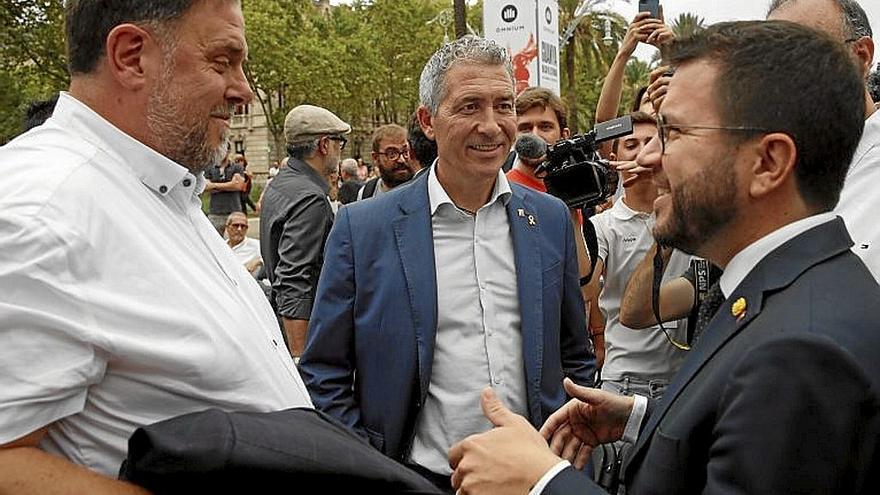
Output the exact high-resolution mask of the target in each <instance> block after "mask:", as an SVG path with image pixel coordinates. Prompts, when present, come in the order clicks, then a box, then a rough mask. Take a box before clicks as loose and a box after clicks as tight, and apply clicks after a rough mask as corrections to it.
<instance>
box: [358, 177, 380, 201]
mask: <svg viewBox="0 0 880 495" xmlns="http://www.w3.org/2000/svg"><path fill="white" fill-rule="evenodd" d="M378 185H379V178H378V177H373V178H372V179H370V180H368V181H367V183H366V184H364V194H363V196H361V199H367V198H372V197H373V194H375V193H376V186H378Z"/></svg>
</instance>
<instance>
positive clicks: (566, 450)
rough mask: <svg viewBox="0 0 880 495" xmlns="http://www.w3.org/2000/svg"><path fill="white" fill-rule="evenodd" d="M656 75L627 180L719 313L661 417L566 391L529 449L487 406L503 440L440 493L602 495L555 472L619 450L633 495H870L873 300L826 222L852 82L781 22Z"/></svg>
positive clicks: (465, 447)
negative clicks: (696, 260) (616, 445)
mask: <svg viewBox="0 0 880 495" xmlns="http://www.w3.org/2000/svg"><path fill="white" fill-rule="evenodd" d="M666 55H667V57H668V58H669V61H670V62H671V63H672V64H673V65H674V66H676V67H677V69H676V72H675V75H674V76H673V77H672V79H671V82H670V84H669V88H668V93H667V95H666V98H665V100H664V101H663V103H662V106H661V107H660V112H659V114H658V125H657V127H658V138H659V139H655V140H652V141H651V142H650V143H648V145H647V146H646V147H645V149H644V150H643V151H642V154H641V155H640V160H639V161H640V162H641V163H644V164H645V165H646V166H648V167H649V168H650V169H651V170H652V171H653V174H654V182H655V184H656V185H657V188H658V190H659V193H660V194H659V197H658V198H657V199H656V200H655V201H654V212H655V214H656V224H655V227H654V236H655V237H656V238H657V239H658V240H659V241H661V242H663V243H665V244H668V245H671V246H674V247H677V248H679V249H682V250H685V251H688V252H691V253H694V254H697V255H700V256H703V257H705V258H706V259H708V260H709V261H711V262H713V263H715V264H716V265H718V266H720V267H722V268H724V274H723V275H722V276H721V279H720V283H719V284H718V285H716V286H714V287H713V288H712V289H711V290H710V295H709V296H708V297H707V301H711V302H712V304H711V306H714V307H715V308H717V311H715V310H714V309H711V308H710V310H708V311H706V312H704V314H705V315H711V314H714V317H707V318H701V320H703V321H702V328H703V331H702V335H701V337H700V338H699V339H698V340H697V341H696V343H695V345H694V347H693V349H692V350H691V351H690V352H689V353H688V355H687V357H686V358H685V362H684V364H683V365H682V368H681V370H680V371H679V373H678V374H677V375H676V377H675V378H674V380H673V381H672V383H671V384H670V386H669V388H668V389H667V391H666V395H665V396H664V398H663V399H662V400H660V401H659V402H654V401H648V400H647V399H645V398H643V397H638V396H637V397H636V398H632V397H623V396H619V395H615V394H612V393H608V392H605V391H598V390H595V389H587V388H583V387H579V386H575V385H574V384H571V383H568V382H567V383H566V387H565V388H566V390H567V391H568V393H569V394H570V395H571V396H572V397H574V399H572V400H571V401H570V402H569V403H568V404H566V406H565V407H563V408H562V409H560V410H559V411H557V412H556V413H554V415H553V416H552V417H551V418H550V420H548V421H547V423H546V424H545V425H544V426H543V428H542V429H541V433H543V435H542V434H540V433H539V432H537V431H535V430H534V429H533V428H531V427H529V426H528V424H527V423H526V421H525V420H524V418H521V417H517V416H516V415H514V414H512V413H511V412H510V411H509V410H507V408H506V407H505V406H504V405H502V404H501V402H500V401H499V400H498V399H497V398H495V397H494V396H493V394H492V393H491V391H486V392H484V401H483V406H484V410H485V411H486V414H487V416H488V417H489V418H490V419H491V420H492V421H493V423H494V424H495V425H497V426H498V428H496V429H494V430H492V431H490V432H488V433H486V434H483V435H478V436H473V437H470V438H468V439H466V440H465V441H463V442H461V443H459V444H458V445H456V446H455V447H453V448H452V450H451V451H450V463H451V465H452V466H455V467H456V472H455V474H454V475H453V481H454V482H455V486H456V487H460V488H461V489H462V492H463V493H469V494H480V493H497V492H498V491H499V490H498V488H499V487H502V486H504V487H505V489H506V490H507V491H508V492H510V493H514V492H519V493H526V492H528V491H529V490H530V489H532V490H533V492H534V493H546V494H576V493H598V492H599V490H598V489H597V488H596V487H595V485H592V484H591V482H590V481H589V480H587V479H586V478H585V477H584V476H583V475H582V474H581V473H579V472H578V471H576V470H575V469H573V468H572V467H569V466H568V462H567V461H561V460H560V458H559V457H557V455H559V454H562V456H563V457H565V458H568V459H573V460H575V465H576V466H577V465H580V464H582V463H583V460H584V459H585V457H586V456H587V455H588V453H589V452H590V450H591V449H592V448H594V447H596V446H597V445H599V444H602V443H607V442H611V441H614V440H617V439H620V438H631V439H633V440H635V446H634V447H633V450H632V453H631V454H630V456H629V457H628V458H627V459H626V460H625V461H624V465H623V483H624V485H625V487H626V493H629V494H632V495H639V494H646V493H676V494H700V493H829V494H832V493H833V494H837V493H840V494H866V495H867V494H873V493H877V492H878V489H880V455H878V448H880V361H878V360H877V355H878V354H880V332H878V331H877V330H878V329H877V326H878V325H880V323H878V322H880V287H878V285H877V283H876V282H875V280H874V278H873V277H872V275H871V272H870V271H869V270H868V268H867V267H866V266H865V264H864V263H863V262H862V260H861V259H859V257H858V256H856V255H855V254H854V253H853V252H852V251H850V247H851V246H852V244H853V242H852V240H851V239H850V237H849V235H848V233H847V229H846V226H845V225H844V222H843V220H842V219H841V218H840V217H837V216H836V215H835V214H834V213H833V210H834V207H835V205H836V204H837V201H838V199H839V197H840V191H841V189H842V187H843V184H844V180H845V178H846V173H847V166H848V164H849V163H850V161H851V160H852V157H853V153H854V152H855V150H856V147H857V144H858V142H859V138H860V135H861V130H862V127H863V124H864V112H863V111H864V108H865V107H864V99H863V98H861V96H862V95H863V94H864V80H863V79H862V78H861V75H860V73H859V71H858V69H857V67H856V65H855V64H854V63H853V62H852V58H851V56H850V55H849V50H848V49H847V48H845V47H844V45H843V44H841V43H840V42H839V41H836V40H834V39H832V38H830V37H828V36H827V35H825V34H823V33H820V32H819V31H816V30H813V29H810V28H807V27H803V26H799V25H797V24H793V23H791V22H784V21H749V22H733V23H721V24H716V25H714V26H711V27H709V28H707V29H706V30H705V31H702V32H700V33H698V34H696V35H694V36H693V37H691V38H687V39H681V40H677V41H675V42H673V43H672V44H671V45H670V47H669V49H668V51H667V53H666ZM791 88H798V91H797V92H793V91H791ZM805 101H807V102H810V104H809V105H804V102H805ZM816 115H821V116H823V119H825V120H827V122H833V123H834V125H817V123H816V119H815V116H816ZM707 304H708V303H707V302H704V305H707ZM701 316H703V315H701ZM548 440H549V441H550V446H549V447H548V445H547V441H548ZM542 477H543V479H542Z"/></svg>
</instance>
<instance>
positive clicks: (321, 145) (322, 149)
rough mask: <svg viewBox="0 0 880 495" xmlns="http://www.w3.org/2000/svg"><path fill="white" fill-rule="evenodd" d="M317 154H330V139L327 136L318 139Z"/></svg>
mask: <svg viewBox="0 0 880 495" xmlns="http://www.w3.org/2000/svg"><path fill="white" fill-rule="evenodd" d="M317 151H318V153H320V154H322V155H329V154H330V138H329V137H327V136H321V137H320V138H319V139H318V150H317Z"/></svg>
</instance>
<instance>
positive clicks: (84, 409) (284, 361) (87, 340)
mask: <svg viewBox="0 0 880 495" xmlns="http://www.w3.org/2000/svg"><path fill="white" fill-rule="evenodd" d="M0 162H2V163H3V164H4V167H5V177H4V178H5V180H6V187H5V190H4V194H3V195H0V253H2V254H0V287H2V296H0V443H6V442H9V441H11V440H14V439H17V438H19V437H21V436H23V435H26V434H28V433H30V432H32V431H34V430H37V429H39V428H41V427H43V426H46V425H51V427H50V428H49V430H48V434H47V436H46V437H45V438H44V440H43V442H42V443H41V447H42V448H43V449H44V450H47V451H49V452H52V453H55V454H57V455H59V456H62V457H65V458H67V459H69V460H71V461H72V462H75V463H77V464H81V465H84V466H87V467H89V468H91V469H94V470H96V471H99V472H102V473H105V474H107V475H110V476H115V475H116V474H117V472H118V470H119V465H120V462H121V461H122V460H123V458H124V457H125V452H126V448H127V439H128V437H129V436H130V435H131V433H132V432H133V431H134V430H135V429H136V428H137V427H139V426H142V425H146V424H150V423H153V422H156V421H161V420H164V419H167V418H169V417H172V416H176V415H180V414H184V413H190V412H194V411H200V410H204V409H206V408H208V407H219V408H221V409H224V410H242V411H274V410H280V409H284V408H289V407H296V406H311V400H310V399H309V396H308V392H307V391H306V388H305V386H304V385H303V383H302V380H301V379H300V377H299V374H298V372H297V370H296V368H295V366H294V364H293V361H292V360H291V358H290V355H289V354H288V352H287V349H286V347H285V345H284V341H283V340H282V337H281V333H280V331H279V328H278V323H277V322H276V320H275V318H274V315H273V313H272V309H271V308H270V306H269V304H268V302H267V301H266V298H265V297H264V296H263V293H262V291H261V290H260V288H259V287H258V286H257V282H256V281H255V280H254V279H253V277H251V276H250V274H248V273H247V271H246V270H245V269H244V267H243V266H242V265H241V263H239V262H238V260H237V259H236V258H235V255H234V254H233V253H232V251H231V250H230V249H229V247H228V246H227V245H226V243H225V241H224V240H223V239H221V238H220V236H218V235H217V231H216V230H214V228H213V227H212V226H211V224H210V222H209V221H208V220H207V218H206V217H205V215H204V214H203V213H202V210H201V202H200V201H199V197H198V193H199V192H200V191H201V190H202V189H203V187H204V179H203V177H202V176H201V174H199V176H198V177H195V176H193V175H192V174H191V173H190V172H189V171H188V170H187V169H185V168H184V167H182V166H180V165H178V164H176V163H174V162H172V161H171V160H169V159H167V158H165V157H164V156H162V155H160V154H159V153H157V152H155V151H154V150H153V149H151V148H148V147H147V146H144V145H143V144H142V143H140V142H139V141H136V140H135V139H133V138H132V137H130V136H128V135H127V134H125V133H123V132H122V131H120V130H119V129H117V128H116V127H114V126H113V125H112V124H111V123H109V122H108V121H106V120H104V119H103V118H102V117H101V116H99V115H98V114H97V113H95V112H94V111H92V110H91V109H90V108H89V107H87V106H86V105H84V104H82V103H80V102H79V101H77V100H76V99H74V98H73V97H72V96H70V95H68V94H66V93H62V94H61V96H60V98H59V100H58V105H57V106H56V108H55V113H54V114H53V116H52V117H51V118H50V119H49V120H48V121H47V122H46V123H45V124H44V125H42V126H40V127H37V128H36V129H34V130H32V131H30V132H28V133H26V134H25V135H23V136H21V137H19V138H17V139H15V140H14V141H12V142H11V143H9V144H8V145H6V146H4V147H3V148H0Z"/></svg>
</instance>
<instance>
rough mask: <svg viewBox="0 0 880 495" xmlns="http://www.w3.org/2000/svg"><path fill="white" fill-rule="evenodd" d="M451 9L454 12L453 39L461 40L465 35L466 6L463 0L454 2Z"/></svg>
mask: <svg viewBox="0 0 880 495" xmlns="http://www.w3.org/2000/svg"><path fill="white" fill-rule="evenodd" d="M453 9H454V12H455V37H456V39H457V38H461V37H462V36H464V35H465V34H467V6H466V5H465V0H454V1H453Z"/></svg>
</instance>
